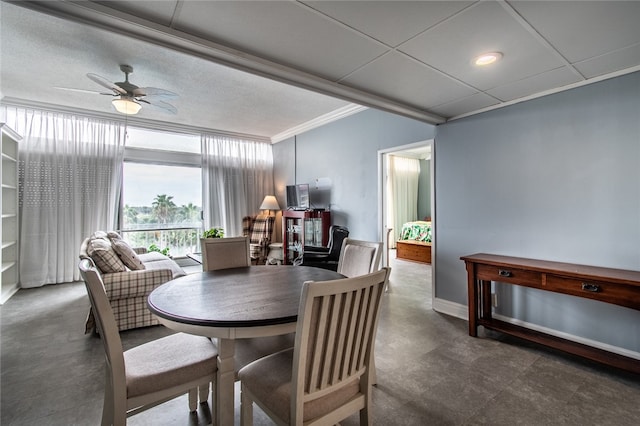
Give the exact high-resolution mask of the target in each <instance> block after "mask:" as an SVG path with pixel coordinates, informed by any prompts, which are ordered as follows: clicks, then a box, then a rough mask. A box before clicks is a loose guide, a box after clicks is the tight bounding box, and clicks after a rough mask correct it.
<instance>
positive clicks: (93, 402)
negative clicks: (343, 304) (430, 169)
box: [0, 254, 640, 426]
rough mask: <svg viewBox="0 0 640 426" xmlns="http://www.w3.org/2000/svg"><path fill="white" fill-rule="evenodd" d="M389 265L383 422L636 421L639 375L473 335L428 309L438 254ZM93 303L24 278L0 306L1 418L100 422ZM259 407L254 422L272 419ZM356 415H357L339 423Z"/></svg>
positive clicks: (136, 335) (162, 409)
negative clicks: (430, 261) (87, 325)
mask: <svg viewBox="0 0 640 426" xmlns="http://www.w3.org/2000/svg"><path fill="white" fill-rule="evenodd" d="M394 256H395V255H394V254H392V256H391V257H392V258H393V257H394ZM391 266H392V267H393V271H392V275H391V291H390V292H389V293H387V294H386V295H385V300H384V303H383V307H382V312H381V315H382V316H381V318H380V322H379V330H378V338H377V346H376V363H377V367H378V385H377V386H376V387H375V388H374V391H373V399H374V404H375V407H374V422H375V423H376V424H379V425H427V424H428V425H481V424H490V425H515V424H519V425H536V426H537V425H637V424H640V377H638V376H635V375H630V374H628V373H625V372H621V371H618V370H613V369H609V368H606V367H603V366H600V365H596V364H593V363H590V362H587V361H583V360H581V359H577V358H574V357H570V356H566V355H563V354H559V353H557V352H554V351H551V350H547V349H545V348H541V347H538V346H535V345H531V344H527V343H522V342H519V341H516V340H514V339H511V338H507V337H504V336H501V335H497V334H493V335H492V336H491V338H489V337H487V335H485V334H483V337H480V338H471V337H469V336H468V335H467V323H466V322H465V321H463V320H460V319H457V318H452V317H449V316H447V315H442V314H439V313H437V312H435V311H433V310H432V309H431V289H430V282H431V267H430V266H428V265H420V264H416V263H411V262H403V261H396V260H395V259H392V264H391ZM87 307H88V299H87V296H86V291H85V289H84V285H83V284H82V283H72V284H62V285H55V286H45V287H42V288H38V289H30V290H20V291H19V292H18V293H17V294H16V295H14V296H13V297H12V298H11V299H10V300H9V301H8V302H7V303H6V304H5V305H3V306H2V307H1V308H0V320H1V341H0V344H1V358H0V363H1V369H2V381H1V387H0V393H1V405H0V409H1V419H0V423H1V424H2V425H6V426H8V425H34V424H39V425H65V426H66V425H97V424H99V422H100V415H101V410H102V395H103V386H104V384H103V381H104V359H103V352H102V346H101V343H100V341H99V339H98V338H96V337H93V336H86V335H84V334H82V333H83V323H84V318H85V315H86V310H87ZM168 333H170V331H169V330H167V329H165V328H163V327H150V328H146V329H140V330H133V331H127V332H123V333H122V340H123V344H124V346H125V349H127V348H130V347H133V346H136V345H138V344H140V343H143V342H145V341H148V340H150V339H155V338H158V337H160V336H163V335H166V334H168ZM236 401H239V391H238V386H236ZM254 413H255V424H256V425H270V424H272V423H271V422H270V421H269V420H268V419H267V418H266V416H265V415H264V413H262V412H261V411H260V410H259V409H256V410H254ZM210 421H211V419H210V415H209V410H208V407H207V406H206V405H205V406H201V407H200V408H199V410H198V412H197V413H196V414H193V415H192V414H189V412H188V409H187V402H186V398H184V397H182V398H178V399H176V400H173V401H170V402H168V403H166V404H163V405H161V406H159V407H155V408H153V409H151V410H148V411H146V412H144V413H141V414H139V415H137V416H134V417H131V418H130V419H129V424H130V425H154V426H156V425H203V424H207V423H209V422H210ZM238 423H239V404H236V424H238ZM356 424H358V417H357V416H352V417H350V418H349V419H347V420H346V421H344V422H343V423H342V425H344V426H349V425H356Z"/></svg>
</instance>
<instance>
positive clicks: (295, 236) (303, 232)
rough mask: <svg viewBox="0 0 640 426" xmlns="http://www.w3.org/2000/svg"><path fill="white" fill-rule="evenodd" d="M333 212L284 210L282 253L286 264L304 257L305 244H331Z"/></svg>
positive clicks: (323, 245)
mask: <svg viewBox="0 0 640 426" xmlns="http://www.w3.org/2000/svg"><path fill="white" fill-rule="evenodd" d="M330 225H331V212H328V211H325V210H313V211H300V210H284V211H283V212H282V254H283V258H284V259H283V262H284V264H285V265H287V264H288V265H291V264H293V263H294V262H295V260H296V259H298V258H300V259H302V253H303V252H304V247H305V246H322V247H326V246H327V244H329V226H330Z"/></svg>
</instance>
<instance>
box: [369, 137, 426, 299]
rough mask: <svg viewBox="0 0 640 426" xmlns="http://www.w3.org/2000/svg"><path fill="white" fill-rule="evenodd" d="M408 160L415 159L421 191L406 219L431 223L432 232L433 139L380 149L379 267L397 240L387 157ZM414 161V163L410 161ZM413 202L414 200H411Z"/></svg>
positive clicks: (397, 230) (386, 258) (386, 261)
mask: <svg viewBox="0 0 640 426" xmlns="http://www.w3.org/2000/svg"><path fill="white" fill-rule="evenodd" d="M391 157H396V158H398V157H399V158H408V159H416V160H418V161H419V164H420V172H419V174H420V177H419V185H421V188H420V189H419V191H418V194H419V198H420V200H418V201H417V204H418V205H417V206H415V207H414V209H416V210H417V211H416V212H415V213H413V215H415V216H413V215H412V216H411V218H410V219H408V221H409V220H420V221H422V220H424V219H427V218H428V219H430V220H431V229H432V231H431V232H432V233H433V229H435V204H434V203H435V196H434V195H435V185H434V169H435V167H434V166H435V164H434V144H433V139H430V140H425V141H420V142H415V143H411V144H407V145H400V146H395V147H391V148H387V149H384V150H380V151H378V218H379V231H378V234H379V236H380V241H383V243H384V248H385V249H384V252H383V264H384V265H389V260H390V259H389V257H390V256H391V255H393V252H392V251H391V250H392V248H393V247H394V245H395V244H394V242H395V241H397V237H398V234H399V233H400V229H392V230H391V231H389V229H390V228H398V225H397V223H398V220H396V221H395V223H396V224H395V225H393V224H391V223H390V218H391V217H392V215H393V213H392V212H393V207H394V206H393V205H392V203H393V201H392V197H390V194H389V192H390V191H389V188H388V181H389V174H390V173H389V166H388V165H389V163H390V158H391ZM414 162H415V160H414ZM414 201H415V200H414ZM431 250H432V260H431V266H430V267H431V268H432V274H431V276H432V277H435V273H433V268H434V263H435V262H434V260H435V239H434V240H433V241H432V246H431ZM429 285H430V286H431V289H430V290H431V296H432V300H433V298H434V297H435V295H434V291H433V289H434V288H435V283H434V282H433V279H432V280H431V282H430V283H429Z"/></svg>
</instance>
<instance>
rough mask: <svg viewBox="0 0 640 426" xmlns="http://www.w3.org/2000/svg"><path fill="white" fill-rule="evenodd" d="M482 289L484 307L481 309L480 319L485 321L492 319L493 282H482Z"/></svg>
mask: <svg viewBox="0 0 640 426" xmlns="http://www.w3.org/2000/svg"><path fill="white" fill-rule="evenodd" d="M480 287H481V288H482V307H481V309H480V318H482V319H485V320H490V319H491V281H484V280H482V281H480Z"/></svg>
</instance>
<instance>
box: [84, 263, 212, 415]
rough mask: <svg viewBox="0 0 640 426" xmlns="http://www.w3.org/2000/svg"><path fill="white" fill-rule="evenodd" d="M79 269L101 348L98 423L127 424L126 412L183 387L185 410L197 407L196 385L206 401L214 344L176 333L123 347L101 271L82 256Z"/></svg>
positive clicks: (147, 405)
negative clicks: (103, 365)
mask: <svg viewBox="0 0 640 426" xmlns="http://www.w3.org/2000/svg"><path fill="white" fill-rule="evenodd" d="M79 269H80V274H81V276H82V279H83V280H84V282H85V285H86V287H87V293H88V295H89V301H90V302H91V307H92V308H93V312H94V315H95V319H96V323H97V326H98V328H99V330H100V338H101V340H102V343H103V346H104V352H105V359H106V367H107V368H106V380H105V392H104V406H103V408H102V426H110V425H114V426H120V425H125V424H126V422H127V417H130V416H132V415H134V414H137V413H139V412H141V411H144V410H146V409H149V408H151V407H155V406H156V405H158V404H161V403H163V402H166V401H168V400H170V399H173V398H176V397H178V396H180V395H183V394H186V393H188V394H189V410H190V411H192V412H193V411H196V408H197V392H198V388H200V402H202V403H204V402H206V401H207V399H208V395H209V387H210V385H211V384H212V383H213V382H214V381H215V378H216V371H217V356H218V352H217V349H216V347H215V346H214V345H213V344H212V343H211V341H210V340H209V339H207V338H206V337H200V336H193V335H190V334H185V333H176V334H172V335H169V336H166V337H163V338H161V339H158V340H154V341H152V342H148V343H145V344H143V345H140V346H137V347H135V348H132V349H129V350H127V351H123V349H122V341H121V340H120V334H119V333H118V326H117V324H116V319H115V316H114V314H113V310H112V308H111V305H110V304H109V300H108V299H107V294H106V292H105V289H104V284H103V282H102V277H101V276H100V273H99V272H98V271H97V269H96V267H95V265H94V264H93V262H92V261H91V259H83V260H81V261H80V264H79ZM214 409H215V407H214V406H213V404H212V406H211V410H212V412H213V410H214Z"/></svg>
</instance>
